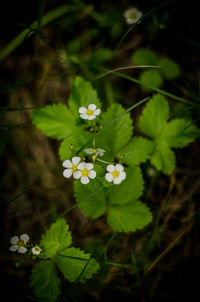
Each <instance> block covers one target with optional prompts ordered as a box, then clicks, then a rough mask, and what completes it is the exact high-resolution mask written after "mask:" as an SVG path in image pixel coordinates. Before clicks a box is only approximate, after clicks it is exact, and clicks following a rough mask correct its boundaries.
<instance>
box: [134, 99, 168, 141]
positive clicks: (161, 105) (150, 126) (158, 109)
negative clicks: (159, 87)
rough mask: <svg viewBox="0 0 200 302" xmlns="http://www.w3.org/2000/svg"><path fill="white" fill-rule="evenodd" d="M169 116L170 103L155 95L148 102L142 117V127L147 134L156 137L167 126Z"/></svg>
mask: <svg viewBox="0 0 200 302" xmlns="http://www.w3.org/2000/svg"><path fill="white" fill-rule="evenodd" d="M168 118H169V105H168V103H167V101H166V100H165V98H164V97H163V96H162V95H160V94H157V95H154V96H153V97H152V98H151V99H150V100H149V101H148V103H147V104H146V106H145V107H144V109H143V111H142V115H141V117H140V124H139V125H140V129H141V131H142V132H143V133H144V134H146V135H147V136H150V137H153V138H155V137H156V136H158V135H159V134H160V132H161V131H162V130H163V128H164V127H165V126H166V123H167V120H168Z"/></svg>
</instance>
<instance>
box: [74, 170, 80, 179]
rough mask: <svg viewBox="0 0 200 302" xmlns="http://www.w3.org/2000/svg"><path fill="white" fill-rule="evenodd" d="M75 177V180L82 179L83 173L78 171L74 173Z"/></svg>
mask: <svg viewBox="0 0 200 302" xmlns="http://www.w3.org/2000/svg"><path fill="white" fill-rule="evenodd" d="M73 177H74V178H75V179H79V178H80V177H81V171H76V172H74V173H73Z"/></svg>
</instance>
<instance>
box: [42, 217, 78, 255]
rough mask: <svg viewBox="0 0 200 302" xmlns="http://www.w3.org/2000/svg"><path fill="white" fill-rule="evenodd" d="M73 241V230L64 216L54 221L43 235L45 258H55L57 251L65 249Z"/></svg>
mask: <svg viewBox="0 0 200 302" xmlns="http://www.w3.org/2000/svg"><path fill="white" fill-rule="evenodd" d="M71 242H72V239H71V232H70V231H69V226H68V225H67V223H66V221H65V219H64V218H59V219H58V220H57V221H56V222H55V223H52V224H51V226H50V229H49V230H47V231H46V232H45V234H43V235H42V240H41V242H40V245H41V248H42V254H41V256H42V257H43V258H53V257H54V256H55V254H56V253H58V252H60V251H63V250H64V249H66V248H67V247H69V246H70V244H71Z"/></svg>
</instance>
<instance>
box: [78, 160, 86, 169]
mask: <svg viewBox="0 0 200 302" xmlns="http://www.w3.org/2000/svg"><path fill="white" fill-rule="evenodd" d="M77 169H79V170H83V169H85V162H82V163H80V164H79V165H78V166H77Z"/></svg>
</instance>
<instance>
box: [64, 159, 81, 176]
mask: <svg viewBox="0 0 200 302" xmlns="http://www.w3.org/2000/svg"><path fill="white" fill-rule="evenodd" d="M80 161H81V158H80V157H78V156H75V157H72V160H69V159H67V160H65V161H64V163H63V167H65V168H67V169H65V170H64V171H63V176H64V177H66V178H70V177H71V176H72V175H73V177H74V178H76V179H77V178H79V173H78V169H77V166H78V164H79V163H80ZM77 173H78V174H77Z"/></svg>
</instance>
